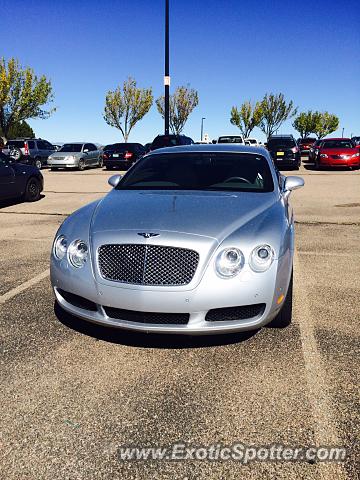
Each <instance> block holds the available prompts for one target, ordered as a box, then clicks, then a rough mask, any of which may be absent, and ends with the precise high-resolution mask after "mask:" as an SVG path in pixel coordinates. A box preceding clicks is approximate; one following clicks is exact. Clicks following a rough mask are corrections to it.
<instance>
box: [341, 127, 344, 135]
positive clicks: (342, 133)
mask: <svg viewBox="0 0 360 480" xmlns="http://www.w3.org/2000/svg"><path fill="white" fill-rule="evenodd" d="M344 130H345V129H344V127H343V129H342V132H341V137H342V138H344Z"/></svg>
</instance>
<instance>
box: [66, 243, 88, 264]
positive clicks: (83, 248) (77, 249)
mask: <svg viewBox="0 0 360 480" xmlns="http://www.w3.org/2000/svg"><path fill="white" fill-rule="evenodd" d="M87 256H88V246H87V245H86V243H85V242H84V241H83V240H74V241H73V242H71V243H70V245H69V248H68V259H69V262H70V263H71V265H72V266H73V267H75V268H81V267H83V266H84V265H85V263H86V260H87Z"/></svg>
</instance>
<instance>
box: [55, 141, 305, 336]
mask: <svg viewBox="0 0 360 480" xmlns="http://www.w3.org/2000/svg"><path fill="white" fill-rule="evenodd" d="M109 183H110V184H111V185H112V186H113V187H114V188H113V189H112V190H111V191H110V193H109V194H107V195H106V196H105V197H104V198H103V199H101V200H97V201H95V202H93V203H91V204H89V205H87V206H85V207H83V208H81V209H80V210H78V211H77V212H75V213H73V214H72V215H71V216H70V217H68V218H67V219H66V220H65V222H64V223H63V224H62V225H61V227H60V229H59V231H58V232H57V234H56V237H55V240H54V244H53V249H52V255H51V281H52V285H53V289H54V293H55V297H56V301H57V302H58V304H59V305H60V306H61V307H62V308H63V309H64V310H66V311H68V312H70V313H72V314H73V315H75V316H77V317H80V318H82V319H85V320H88V321H90V322H95V323H98V324H102V325H107V326H112V327H119V328H125V329H130V330H137V331H146V332H163V333H165V332H166V333H169V332H172V333H177V334H218V333H226V332H235V331H242V330H252V329H257V328H259V327H262V326H263V325H266V324H268V323H270V322H271V324H272V325H274V326H277V327H285V326H287V325H289V323H290V322H291V311H292V282H293V280H292V270H293V253H294V223H293V212H292V208H291V206H290V204H289V196H290V193H291V191H292V190H294V189H296V188H299V187H301V186H303V184H304V181H303V179H302V178H300V177H292V176H289V177H287V178H285V177H283V176H282V175H280V173H279V172H278V171H277V170H276V168H275V167H274V164H273V162H272V160H271V158H270V156H269V153H268V152H267V150H265V149H264V148H256V147H246V146H240V145H236V144H231V145H227V144H219V145H196V146H186V147H172V148H164V149H159V150H156V151H154V152H151V153H150V154H148V155H146V156H144V157H143V158H142V159H141V160H140V161H139V162H138V163H136V164H135V165H134V166H133V167H132V168H131V169H130V170H129V171H128V172H127V173H126V175H125V176H124V177H123V178H121V177H120V176H119V175H115V176H113V177H111V178H110V179H109Z"/></svg>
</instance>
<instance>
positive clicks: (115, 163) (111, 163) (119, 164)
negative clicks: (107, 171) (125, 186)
mask: <svg viewBox="0 0 360 480" xmlns="http://www.w3.org/2000/svg"><path fill="white" fill-rule="evenodd" d="M134 161H135V160H132V161H131V162H130V161H129V160H123V159H117V158H114V159H107V160H104V167H110V168H126V169H127V168H130V167H131V166H132V164H133V163H134Z"/></svg>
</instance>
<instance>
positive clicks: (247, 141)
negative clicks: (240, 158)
mask: <svg viewBox="0 0 360 480" xmlns="http://www.w3.org/2000/svg"><path fill="white" fill-rule="evenodd" d="M245 145H250V147H260V146H261V145H262V143H261V142H259V140H257V139H256V138H251V137H248V138H245Z"/></svg>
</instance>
